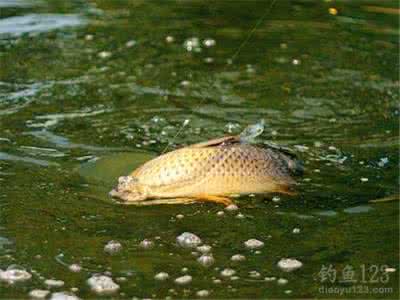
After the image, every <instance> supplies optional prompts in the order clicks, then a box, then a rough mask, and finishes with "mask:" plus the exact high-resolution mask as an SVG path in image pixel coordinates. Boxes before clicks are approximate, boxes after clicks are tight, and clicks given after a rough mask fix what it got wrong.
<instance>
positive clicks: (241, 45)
mask: <svg viewBox="0 0 400 300" xmlns="http://www.w3.org/2000/svg"><path fill="white" fill-rule="evenodd" d="M275 2H276V0H272V2H271V4H270V5H269V7H267V9H266V10H265V12H264V14H263V15H262V16H261V17H260V18H259V19H258V20H257V22H256V24H255V25H254V27H253V28H252V29H251V30H250V32H249V33H248V34H247V37H246V38H245V39H244V40H243V42H242V43H241V44H240V45H239V47H238V48H237V50H236V52H235V53H234V54H233V55H232V56H231V58H230V61H231V62H232V63H233V61H234V59H235V58H236V57H237V56H238V55H239V53H240V51H241V50H242V49H243V47H244V46H245V45H246V44H247V43H248V42H249V40H250V39H251V37H252V36H253V34H254V32H255V31H256V30H257V28H258V27H259V26H260V25H261V23H262V22H263V21H264V19H265V17H266V16H267V15H268V14H269V13H270V12H271V11H272V8H273V6H274V5H275ZM226 68H227V66H225V68H224V69H223V70H222V71H225V70H226ZM204 99H205V97H204V98H203V99H201V100H200V101H199V103H198V105H197V106H196V107H195V108H194V110H197V109H198V108H199V107H200V105H201V104H202V102H203V101H204ZM189 122H190V120H189V119H186V120H185V121H184V122H183V123H182V125H181V127H180V128H179V129H178V131H177V132H176V134H175V136H174V137H173V138H172V140H170V141H169V142H168V144H167V146H165V148H164V150H163V151H162V152H161V154H164V153H165V152H166V151H167V150H168V148H169V146H171V145H172V144H173V143H174V142H175V140H176V138H177V137H178V136H179V135H180V133H181V132H182V130H183V129H184V128H185V127H186V126H187V125H188V124H189Z"/></svg>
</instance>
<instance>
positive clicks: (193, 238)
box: [176, 232, 202, 248]
mask: <svg viewBox="0 0 400 300" xmlns="http://www.w3.org/2000/svg"><path fill="white" fill-rule="evenodd" d="M176 242H177V243H178V245H180V246H181V247H183V248H195V247H197V246H199V245H200V244H201V243H202V241H201V239H200V238H199V237H198V236H197V235H195V234H193V233H190V232H184V233H182V234H181V235H179V236H178V237H177V238H176Z"/></svg>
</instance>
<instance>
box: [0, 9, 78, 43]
mask: <svg viewBox="0 0 400 300" xmlns="http://www.w3.org/2000/svg"><path fill="white" fill-rule="evenodd" d="M83 23H84V21H83V19H82V18H81V17H79V16H76V15H57V14H29V15H24V16H17V17H10V18H5V19H0V37H2V35H3V36H6V37H10V36H12V37H17V36H20V35H22V34H25V33H41V32H48V31H51V30H55V29H60V28H64V27H70V26H79V25H82V24H83Z"/></svg>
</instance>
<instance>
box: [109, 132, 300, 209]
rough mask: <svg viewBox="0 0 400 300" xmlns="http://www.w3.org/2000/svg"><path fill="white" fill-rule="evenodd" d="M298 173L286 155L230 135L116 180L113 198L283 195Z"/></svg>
mask: <svg viewBox="0 0 400 300" xmlns="http://www.w3.org/2000/svg"><path fill="white" fill-rule="evenodd" d="M300 168H301V166H300V164H299V162H298V161H297V160H295V159H294V158H293V157H291V156H290V155H288V154H287V153H284V152H281V151H279V150H277V149H273V148H270V147H267V148H262V147H258V146H255V145H251V144H247V143H243V142H241V140H240V137H236V136H229V137H224V138H220V139H216V140H212V141H207V142H204V143H200V144H195V145H191V146H188V147H184V148H181V149H178V150H174V151H171V152H169V153H166V154H163V155H160V156H159V157H156V158H154V159H152V160H150V161H148V162H146V163H144V164H143V165H142V166H140V167H139V168H137V169H136V170H135V171H133V172H132V173H131V174H130V175H129V176H124V177H120V179H119V184H118V186H117V187H116V188H115V189H114V190H113V191H111V195H112V196H113V197H117V198H119V199H121V200H125V201H128V202H132V201H145V200H147V199H168V198H189V199H208V198H210V199H211V198H213V199H223V198H221V197H229V196H231V195H244V194H265V193H272V192H277V193H287V194H290V193H291V191H290V186H292V185H294V184H295V180H294V179H293V178H292V175H293V174H294V173H295V172H296V171H297V170H299V169H300Z"/></svg>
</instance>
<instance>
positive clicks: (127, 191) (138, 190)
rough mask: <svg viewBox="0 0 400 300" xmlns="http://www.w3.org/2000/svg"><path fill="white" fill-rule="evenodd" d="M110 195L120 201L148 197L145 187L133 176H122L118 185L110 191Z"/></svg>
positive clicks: (138, 199)
mask: <svg viewBox="0 0 400 300" xmlns="http://www.w3.org/2000/svg"><path fill="white" fill-rule="evenodd" d="M109 195H110V196H111V197H112V198H113V199H115V200H117V201H118V202H122V203H123V202H138V201H144V200H146V198H147V195H146V193H145V190H144V188H143V187H142V186H141V184H139V183H138V181H137V179H136V178H134V177H132V176H121V177H119V178H118V185H117V186H116V187H115V188H114V189H112V190H111V191H110V192H109Z"/></svg>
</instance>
